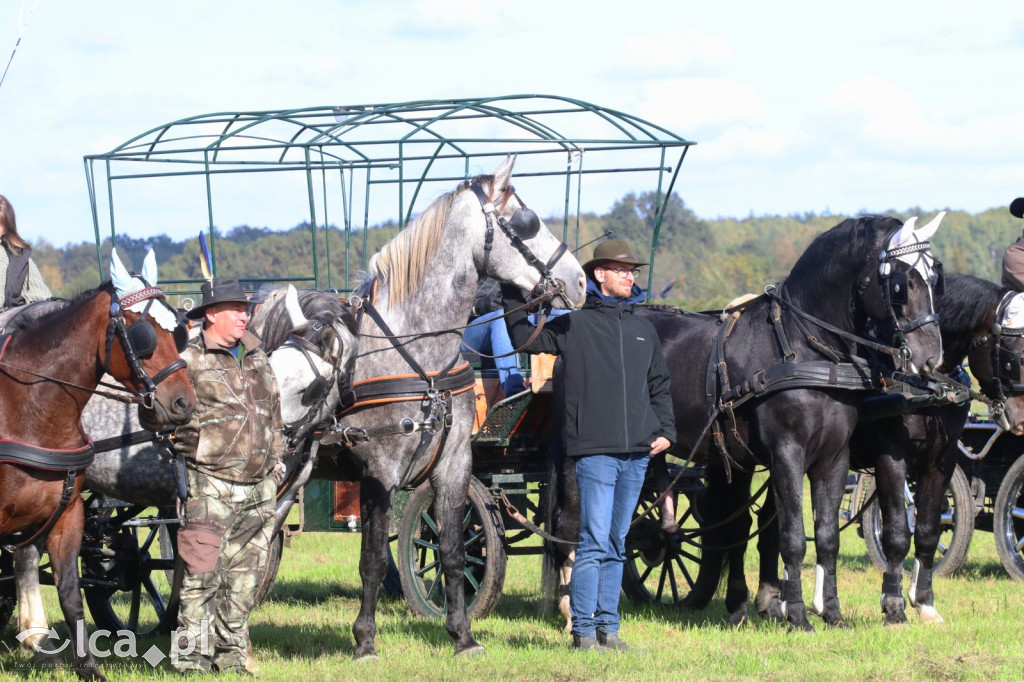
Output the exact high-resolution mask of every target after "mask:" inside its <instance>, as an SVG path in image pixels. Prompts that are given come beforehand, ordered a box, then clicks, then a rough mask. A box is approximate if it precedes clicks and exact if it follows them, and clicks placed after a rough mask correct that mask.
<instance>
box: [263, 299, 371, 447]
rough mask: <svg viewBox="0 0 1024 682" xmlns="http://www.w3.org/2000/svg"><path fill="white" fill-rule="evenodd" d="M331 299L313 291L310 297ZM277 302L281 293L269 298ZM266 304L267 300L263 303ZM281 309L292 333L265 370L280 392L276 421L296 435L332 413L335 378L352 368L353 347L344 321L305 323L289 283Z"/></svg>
mask: <svg viewBox="0 0 1024 682" xmlns="http://www.w3.org/2000/svg"><path fill="white" fill-rule="evenodd" d="M331 296H332V295H331V294H327V293H321V292H313V293H311V294H310V296H309V298H316V297H331ZM279 299H280V295H278V296H276V297H275V298H274V300H276V301H277V303H276V304H277V306H280V305H281V304H282V302H281V301H280V300H279ZM268 303H272V302H271V301H268V302H267V303H264V305H267V304H268ZM283 306H284V309H285V310H286V311H287V315H288V321H289V323H290V329H291V331H290V335H289V338H288V340H286V341H284V342H283V343H281V344H280V345H278V346H277V347H276V348H275V349H274V350H273V351H272V352H271V353H270V366H271V368H272V369H273V371H274V377H275V378H276V379H277V384H278V389H279V390H280V394H281V419H282V421H283V422H284V424H285V427H286V428H289V429H290V430H293V431H295V434H294V436H295V437H298V436H301V435H302V434H304V433H306V432H307V431H308V430H309V429H311V428H312V427H314V426H316V425H317V424H319V423H320V422H321V421H323V420H324V419H326V418H327V417H328V416H330V415H331V414H332V413H333V412H334V410H335V408H336V407H337V405H338V399H339V392H338V381H337V379H338V377H342V376H344V375H345V374H346V373H347V371H348V370H350V369H351V365H352V362H353V361H354V359H355V356H356V352H357V350H358V343H357V341H356V337H355V334H354V333H353V331H352V329H351V328H350V327H349V325H348V323H347V322H346V320H345V319H342V318H341V317H339V316H337V315H333V314H319V315H317V316H315V317H314V319H313V320H310V319H308V318H307V317H306V315H305V314H304V313H303V311H302V307H301V305H300V304H299V296H298V291H297V290H296V289H295V287H294V286H292V285H288V288H287V290H286V291H285V294H284V301H283ZM277 310H278V311H280V308H279V307H278V308H277ZM278 314H280V312H278Z"/></svg>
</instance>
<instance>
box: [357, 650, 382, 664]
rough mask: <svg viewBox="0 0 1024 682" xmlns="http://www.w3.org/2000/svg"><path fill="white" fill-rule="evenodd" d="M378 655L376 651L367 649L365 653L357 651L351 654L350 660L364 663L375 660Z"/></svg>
mask: <svg viewBox="0 0 1024 682" xmlns="http://www.w3.org/2000/svg"><path fill="white" fill-rule="evenodd" d="M378 658H379V657H378V656H377V652H376V651H367V652H365V653H359V652H358V651H357V652H356V653H355V654H353V655H352V660H354V661H355V662H356V663H366V662H368V661H376V660H377V659H378Z"/></svg>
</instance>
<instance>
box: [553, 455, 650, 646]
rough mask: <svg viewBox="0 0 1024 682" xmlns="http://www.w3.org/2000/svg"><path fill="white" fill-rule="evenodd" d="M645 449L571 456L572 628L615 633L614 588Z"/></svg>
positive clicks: (619, 581)
mask: <svg viewBox="0 0 1024 682" xmlns="http://www.w3.org/2000/svg"><path fill="white" fill-rule="evenodd" d="M649 460H650V455H648V454H647V453H640V452H632V453H624V454H618V455H585V456H583V457H579V458H578V459H577V460H576V483H577V484H578V485H579V491H580V544H579V547H577V548H576V561H575V564H574V565H573V569H572V579H571V581H570V583H569V608H570V610H571V611H572V632H573V634H574V635H579V636H580V637H593V636H594V634H595V630H600V631H601V632H606V633H608V634H610V635H612V634H617V633H618V632H619V591H620V590H621V588H622V567H623V564H624V563H625V561H626V532H627V531H628V530H629V524H630V522H631V521H632V519H633V512H634V511H635V510H636V503H637V500H639V498H640V489H641V488H642V487H643V484H644V475H645V474H646V473H647V462H648V461H649Z"/></svg>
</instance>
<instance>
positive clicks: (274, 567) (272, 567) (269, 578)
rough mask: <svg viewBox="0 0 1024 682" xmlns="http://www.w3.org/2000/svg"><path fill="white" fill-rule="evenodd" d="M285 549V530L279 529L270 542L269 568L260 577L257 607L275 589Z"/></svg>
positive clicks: (255, 604) (255, 605) (257, 590)
mask: <svg viewBox="0 0 1024 682" xmlns="http://www.w3.org/2000/svg"><path fill="white" fill-rule="evenodd" d="M283 551H284V531H283V530H279V531H277V533H275V534H274V539H273V540H272V541H271V543H270V556H268V557H267V570H266V571H264V572H263V576H262V577H261V578H260V584H259V586H258V587H257V588H256V602H255V603H254V604H253V608H254V609H255V608H256V607H257V606H259V605H260V604H262V603H263V602H265V601H266V600H267V597H269V596H270V592H271V590H273V589H274V583H275V582H276V581H277V572H278V571H279V570H280V569H281V553H282V552H283Z"/></svg>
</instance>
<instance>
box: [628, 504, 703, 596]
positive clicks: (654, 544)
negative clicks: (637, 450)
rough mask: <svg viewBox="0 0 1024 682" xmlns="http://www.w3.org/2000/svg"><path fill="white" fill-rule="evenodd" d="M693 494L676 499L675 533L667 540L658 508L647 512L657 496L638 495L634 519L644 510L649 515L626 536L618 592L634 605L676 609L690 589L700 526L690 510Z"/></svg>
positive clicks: (696, 566)
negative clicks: (676, 531) (624, 555)
mask: <svg viewBox="0 0 1024 682" xmlns="http://www.w3.org/2000/svg"><path fill="white" fill-rule="evenodd" d="M697 494H699V493H687V494H678V495H677V499H676V523H678V524H679V533H678V534H676V535H675V536H671V537H670V536H669V535H667V534H666V533H665V532H663V531H662V530H661V514H662V510H661V507H660V505H659V506H657V507H654V508H653V509H651V507H652V505H653V504H654V502H655V500H657V498H658V492H657V491H655V490H651V489H649V488H647V487H645V488H644V490H643V492H642V493H641V494H640V500H639V502H638V503H637V513H636V515H635V517H636V516H639V515H640V514H642V513H644V512H646V511H647V510H648V509H651V512H650V514H648V515H647V516H646V517H644V518H643V520H641V521H639V522H636V525H634V526H633V527H632V528H630V529H629V533H628V534H627V535H626V565H625V566H624V568H623V571H622V589H623V591H624V592H625V593H626V596H627V597H629V600H630V601H631V602H633V603H634V604H671V605H673V606H678V605H680V604H681V603H682V601H683V599H684V598H685V597H686V595H688V594H689V593H690V590H691V589H692V588H693V584H694V582H695V581H696V580H697V573H698V572H699V571H700V562H701V555H702V551H701V547H700V542H701V540H700V525H701V524H700V520H699V518H698V517H697V514H696V513H695V509H694V500H695V499H696V495H697ZM635 517H634V518H635Z"/></svg>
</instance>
